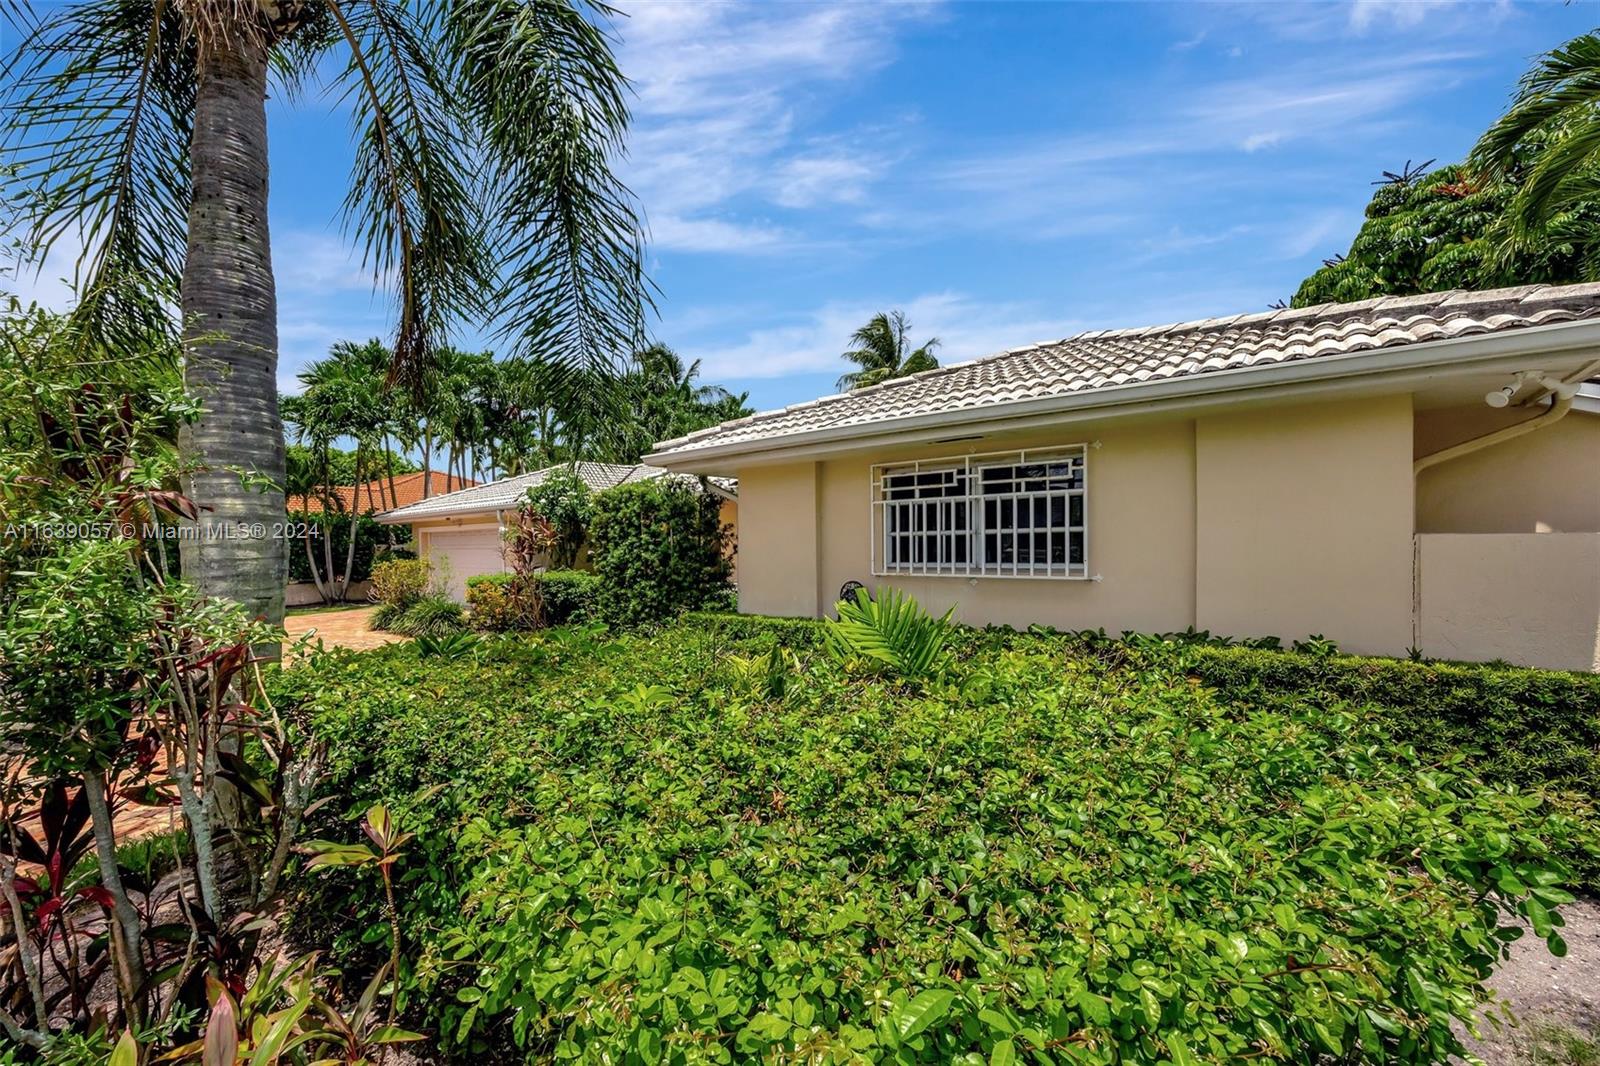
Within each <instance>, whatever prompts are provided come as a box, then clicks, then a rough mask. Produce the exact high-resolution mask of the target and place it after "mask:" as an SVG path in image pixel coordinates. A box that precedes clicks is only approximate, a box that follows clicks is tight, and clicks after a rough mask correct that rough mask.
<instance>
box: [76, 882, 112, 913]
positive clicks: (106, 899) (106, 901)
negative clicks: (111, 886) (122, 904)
mask: <svg viewBox="0 0 1600 1066" xmlns="http://www.w3.org/2000/svg"><path fill="white" fill-rule="evenodd" d="M78 895H80V896H82V897H84V898H85V899H92V900H94V901H95V902H96V903H98V904H100V906H102V907H104V908H105V909H106V910H110V909H111V908H113V907H115V906H116V905H117V901H116V899H115V897H113V896H112V895H111V893H110V891H108V890H107V889H106V887H105V886H104V885H85V886H84V887H82V888H80V889H78Z"/></svg>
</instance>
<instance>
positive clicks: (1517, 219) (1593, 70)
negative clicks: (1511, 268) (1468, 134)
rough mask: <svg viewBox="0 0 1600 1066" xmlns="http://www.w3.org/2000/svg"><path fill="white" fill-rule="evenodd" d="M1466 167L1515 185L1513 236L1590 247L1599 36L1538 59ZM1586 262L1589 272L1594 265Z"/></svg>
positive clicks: (1599, 132) (1599, 168)
mask: <svg viewBox="0 0 1600 1066" xmlns="http://www.w3.org/2000/svg"><path fill="white" fill-rule="evenodd" d="M1468 165H1469V167H1471V168H1472V169H1474V170H1477V171H1478V172H1480V173H1482V174H1484V175H1485V176H1488V177H1493V178H1501V179H1506V180H1509V181H1512V182H1515V183H1516V184H1518V185H1519V186H1520V188H1519V189H1518V192H1517V196H1516V199H1515V201H1514V202H1513V205H1512V211H1511V221H1512V238H1513V241H1515V242H1521V243H1526V242H1527V240H1528V239H1529V238H1530V237H1554V238H1556V239H1562V240H1573V239H1576V240H1577V243H1579V244H1581V245H1591V244H1592V243H1593V241H1594V228H1595V221H1594V218H1593V214H1594V212H1593V208H1592V205H1593V203H1594V201H1596V200H1597V199H1600V34H1596V33H1594V32H1591V33H1586V34H1583V35H1582V36H1580V37H1575V38H1573V39H1572V40H1570V41H1568V42H1567V43H1566V44H1564V45H1562V46H1561V47H1560V48H1557V49H1555V50H1554V51H1552V52H1548V53H1546V54H1545V55H1543V56H1541V57H1540V58H1539V60H1538V62H1537V63H1536V64H1535V65H1534V67H1533V69H1532V70H1530V71H1529V72H1528V73H1527V74H1526V75H1524V76H1523V79H1522V83H1521V85H1520V86H1519V87H1518V90H1517V95H1516V99H1515V100H1514V101H1513V102H1512V105H1511V107H1510V109H1509V110H1508V111H1507V112H1506V113H1505V114H1504V115H1503V116H1501V118H1500V120H1499V121H1497V122H1496V123H1495V124H1494V125H1493V126H1491V127H1489V130H1488V132H1486V133H1485V134H1484V135H1483V137H1482V138H1481V139H1480V140H1479V141H1478V144H1477V145H1476V147H1474V148H1473V150H1472V155H1471V157H1470V158H1469V160H1468ZM1589 254H1590V255H1591V256H1593V255H1594V254H1595V253H1593V252H1590V253H1589ZM1590 266H1591V269H1590V270H1589V271H1588V273H1589V274H1590V275H1591V276H1593V275H1594V274H1595V273H1596V271H1595V269H1593V268H1594V267H1595V266H1596V264H1594V263H1592V262H1591V264H1590Z"/></svg>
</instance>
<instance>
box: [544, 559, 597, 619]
mask: <svg viewBox="0 0 1600 1066" xmlns="http://www.w3.org/2000/svg"><path fill="white" fill-rule="evenodd" d="M534 580H535V582H536V583H537V585H538V588H539V595H540V597H541V598H542V600H543V602H544V614H545V622H546V624H548V625H553V626H560V625H566V624H567V623H568V622H581V621H583V620H584V619H587V618H591V617H593V616H594V615H595V613H596V611H597V607H596V602H597V601H598V599H599V596H600V577H599V575H597V574H592V573H590V572H588V571H587V570H546V571H545V572H544V573H542V574H538V575H536V576H535V579H534Z"/></svg>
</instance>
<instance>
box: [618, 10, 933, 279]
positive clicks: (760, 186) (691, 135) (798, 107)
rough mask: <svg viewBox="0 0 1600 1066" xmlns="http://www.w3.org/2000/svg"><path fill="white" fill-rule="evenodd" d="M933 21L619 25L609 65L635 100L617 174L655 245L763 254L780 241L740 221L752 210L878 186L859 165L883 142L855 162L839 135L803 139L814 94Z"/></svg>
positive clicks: (666, 18) (912, 13)
mask: <svg viewBox="0 0 1600 1066" xmlns="http://www.w3.org/2000/svg"><path fill="white" fill-rule="evenodd" d="M933 12H934V8H933V7H932V6H930V5H927V4H900V5H883V6H865V5H859V4H850V3H840V2H835V3H823V4H814V5H744V4H713V3H656V4H641V5H639V6H638V7H637V8H636V9H634V10H632V11H630V12H629V17H628V18H625V19H621V20H619V22H618V24H617V31H618V35H619V37H620V38H621V48H620V52H619V63H620V64H621V66H622V69H624V70H626V71H627V72H628V75H629V77H630V78H632V79H633V83H634V87H635V91H636V93H637V100H636V101H635V105H634V112H635V121H634V126H633V129H632V131H631V133H630V137H629V143H630V150H629V160H628V162H627V164H626V167H625V171H626V175H627V178H628V181H629V184H630V185H631V186H632V187H633V189H634V190H635V192H637V193H638V195H639V197H640V200H641V202H642V203H643V205H644V207H645V210H646V212H647V213H648V214H649V215H650V217H651V220H652V228H653V230H654V231H655V233H656V235H657V239H658V240H661V239H662V235H663V233H664V234H666V235H667V239H668V240H670V239H671V238H672V236H673V235H678V236H679V237H681V238H682V241H681V242H680V243H678V244H676V245H672V244H664V245H663V247H676V248H677V249H678V250H680V251H719V252H720V251H747V250H749V248H750V247H752V246H755V247H761V248H769V247H771V246H772V243H773V240H774V239H775V238H776V237H777V236H778V235H779V234H780V231H779V230H778V229H777V228H775V227H773V226H771V225H769V224H767V223H765V222H764V221H760V220H752V219H750V218H748V217H743V216H746V215H749V214H751V213H755V214H759V213H760V208H759V205H761V204H767V205H772V206H776V207H780V208H784V209H790V210H796V209H803V208H811V207H816V206H819V205H826V204H837V203H857V202H860V201H861V200H863V199H864V198H865V196H866V195H867V192H868V190H869V188H870V186H871V184H872V181H873V180H874V178H875V177H876V174H877V170H876V166H875V165H874V164H873V163H869V162H866V161H865V160H867V159H868V158H872V159H877V158H881V157H882V154H883V145H882V142H881V140H880V141H879V143H877V144H876V145H874V146H873V147H874V151H873V153H872V154H871V155H870V156H869V155H868V154H867V153H865V152H860V151H854V149H855V147H856V146H855V144H854V143H853V142H854V140H855V139H856V138H855V137H854V136H853V135H852V133H851V132H850V131H846V132H845V133H842V134H839V135H837V136H835V137H834V138H832V139H831V140H830V142H829V143H828V144H826V145H823V146H820V147H819V146H818V145H817V144H816V143H814V142H812V141H809V140H807V139H806V137H805V134H804V132H803V130H804V127H805V126H806V124H807V122H808V120H810V119H812V118H814V117H815V116H816V115H817V113H818V112H819V111H820V110H821V108H822V106H823V105H822V103H821V102H820V98H821V96H822V95H823V91H824V90H828V89H837V88H839V87H847V86H849V85H851V84H853V83H856V82H859V81H860V80H861V79H863V78H865V77H867V76H868V75H870V74H872V73H874V72H876V71H877V70H879V69H881V68H882V67H884V66H886V65H887V64H889V63H891V62H892V61H893V60H894V58H895V48H894V38H895V36H896V34H897V33H899V32H900V31H901V29H902V28H903V27H904V26H906V25H907V24H911V23H915V22H918V21H920V20H923V19H925V18H928V17H930V16H931V15H932V14H933ZM752 204H753V205H756V206H755V209H754V212H752V211H751V210H750V207H751V205H752ZM786 236H787V237H793V236H795V235H793V234H786ZM751 238H754V239H751Z"/></svg>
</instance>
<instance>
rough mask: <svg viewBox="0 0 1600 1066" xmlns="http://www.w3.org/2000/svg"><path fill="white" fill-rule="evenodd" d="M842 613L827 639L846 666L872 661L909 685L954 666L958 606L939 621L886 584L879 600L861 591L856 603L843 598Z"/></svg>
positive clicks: (827, 632)
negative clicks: (952, 642)
mask: <svg viewBox="0 0 1600 1066" xmlns="http://www.w3.org/2000/svg"><path fill="white" fill-rule="evenodd" d="M836 609H837V611H838V615H839V617H838V618H837V619H829V620H828V622H827V625H826V627H825V628H824V637H825V640H826V642H827V647H828V650H829V652H830V654H832V655H833V657H834V658H835V659H837V660H840V661H841V662H846V663H848V662H850V661H852V660H855V659H866V660H869V661H871V662H873V663H874V664H876V665H877V666H878V667H879V668H880V669H884V670H887V671H889V672H890V673H893V674H895V675H896V676H898V677H900V678H902V679H904V680H907V681H920V680H924V679H927V678H930V677H934V676H937V675H938V674H940V673H942V672H943V671H944V669H945V668H946V667H947V666H948V665H949V663H950V649H949V644H950V639H951V637H952V636H953V635H954V634H953V630H952V627H951V625H950V618H951V616H953V615H954V614H955V608H954V607H952V608H950V609H949V610H948V611H946V612H945V613H944V616H943V617H942V618H934V617H933V616H932V615H930V614H929V613H928V612H927V611H925V610H923V609H922V606H921V605H920V604H919V603H917V601H916V600H914V599H912V598H911V597H910V596H907V595H906V594H905V593H903V592H900V591H899V590H898V589H893V588H889V587H886V586H885V587H880V588H879V589H878V596H877V599H873V598H872V597H871V596H870V595H869V594H868V592H867V590H866V589H864V588H861V589H857V590H856V594H855V598H854V599H843V600H840V601H839V602H838V604H837V605H836Z"/></svg>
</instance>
